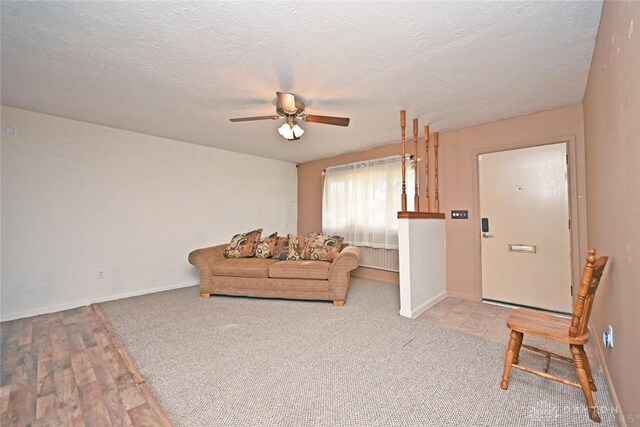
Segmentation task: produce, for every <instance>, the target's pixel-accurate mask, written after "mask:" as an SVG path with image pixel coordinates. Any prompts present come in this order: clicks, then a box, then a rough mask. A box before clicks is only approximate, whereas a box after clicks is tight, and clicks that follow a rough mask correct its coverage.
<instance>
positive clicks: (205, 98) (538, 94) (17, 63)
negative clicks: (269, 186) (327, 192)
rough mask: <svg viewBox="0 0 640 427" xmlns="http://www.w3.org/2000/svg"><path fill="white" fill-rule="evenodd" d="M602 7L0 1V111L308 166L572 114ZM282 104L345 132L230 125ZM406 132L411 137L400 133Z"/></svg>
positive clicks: (537, 3) (263, 123) (322, 127)
mask: <svg viewBox="0 0 640 427" xmlns="http://www.w3.org/2000/svg"><path fill="white" fill-rule="evenodd" d="M601 8H602V3H601V2H600V1H581V2H547V1H534V2H526V1H518V2H506V1H505V2H484V1H474V2H458V1H456V2H453V1H452V2H329V3H327V2H300V1H296V2H193V3H192V2H60V1H48V2H26V1H19V2H6V1H3V2H2V6H1V11H2V22H1V24H2V28H1V32H2V45H1V50H2V51H1V72H2V95H1V96H2V103H3V104H4V105H9V106H14V107H19V108H25V109H28V110H33V111H38V112H43V113H49V114H54V115H58V116H63V117H69V118H72V119H77V120H83V121H87V122H92V123H98V124H103V125H107V126H113V127H117V128H122V129H128V130H133V131H138V132H143V133H147V134H151V135H158V136H163V137H168V138H174V139H178V140H182V141H188V142H193V143H197V144H203V145H210V146H213V147H219V148H223V149H227V150H232V151H238V152H243V153H250V154H254V155H258V156H263V157H270V158H276V159H282V160H286V161H292V162H302V161H308V160H313V159H318V158H323V157H328V156H332V155H336V154H340V153H345V152H350V151H356V150H360V149H364V148H368V147H373V146H376V145H381V144H385V143H389V142H392V141H396V140H398V139H399V133H400V130H399V118H398V117H399V114H398V111H399V110H400V109H401V108H405V109H407V116H408V117H407V118H408V119H411V118H413V117H418V118H419V119H420V124H421V125H422V124H426V123H427V122H429V123H430V124H431V125H432V129H434V130H441V131H442V130H448V129H455V128H461V127H465V126H469V125H474V124H479V123H485V122H491V121H495V120H499V119H504V118H508V117H513V116H519V115H523V114H527V113H532V112H536V111H541V110H547V109H551V108H556V107H561V106H566V105H572V104H576V103H579V102H581V101H582V98H583V95H584V90H585V86H586V81H587V75H588V72H589V66H590V61H591V55H592V52H593V46H594V43H595V37H596V32H597V28H598V23H599V19H600V11H601ZM277 90H281V91H291V92H293V93H295V94H297V95H299V96H300V98H301V99H303V100H304V101H305V103H306V104H307V111H306V112H307V113H310V114H320V115H335V116H348V117H351V125H350V126H349V127H348V128H342V127H337V126H328V125H321V124H315V123H302V124H301V126H302V127H303V128H304V129H305V130H306V131H307V132H306V133H305V135H304V136H303V137H302V139H301V140H299V141H296V142H287V141H285V140H284V139H282V137H280V135H278V133H277V127H278V126H279V125H280V122H279V121H278V122H276V121H273V122H272V121H260V122H248V123H231V122H229V120H228V118H230V117H241V116H256V115H269V114H274V113H275V99H276V96H275V92H276V91H277ZM409 133H410V130H409V132H408V134H409Z"/></svg>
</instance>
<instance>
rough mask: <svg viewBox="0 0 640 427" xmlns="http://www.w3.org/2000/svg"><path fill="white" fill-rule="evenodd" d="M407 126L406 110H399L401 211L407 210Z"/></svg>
mask: <svg viewBox="0 0 640 427" xmlns="http://www.w3.org/2000/svg"><path fill="white" fill-rule="evenodd" d="M406 127H407V119H406V112H405V111H404V110H400V129H401V130H402V194H401V195H400V201H401V204H402V212H406V211H407V182H406V175H407V169H406V164H405V162H406V159H405V157H406V156H407V149H406V146H405V140H404V139H405V128H406Z"/></svg>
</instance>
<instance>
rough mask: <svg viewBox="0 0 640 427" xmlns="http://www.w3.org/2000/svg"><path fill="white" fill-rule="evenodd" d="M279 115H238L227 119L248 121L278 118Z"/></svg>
mask: <svg viewBox="0 0 640 427" xmlns="http://www.w3.org/2000/svg"><path fill="white" fill-rule="evenodd" d="M279 118H280V116H257V117H238V118H235V119H229V120H230V121H232V122H250V121H252V120H278V119H279Z"/></svg>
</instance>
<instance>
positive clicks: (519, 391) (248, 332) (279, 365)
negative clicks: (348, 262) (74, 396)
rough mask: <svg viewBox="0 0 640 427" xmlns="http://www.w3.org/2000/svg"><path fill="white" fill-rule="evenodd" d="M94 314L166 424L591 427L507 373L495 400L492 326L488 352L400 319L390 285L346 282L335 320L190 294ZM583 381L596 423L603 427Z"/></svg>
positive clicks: (311, 310)
mask: <svg viewBox="0 0 640 427" xmlns="http://www.w3.org/2000/svg"><path fill="white" fill-rule="evenodd" d="M100 305H101V307H102V309H103V311H104V313H105V315H106V317H107V319H108V320H109V321H110V322H111V324H112V325H113V327H114V329H115V331H116V332H117V333H118V335H119V336H120V338H121V340H122V342H123V343H124V346H125V348H126V349H127V351H128V352H129V355H130V356H131V358H132V359H133V361H134V363H135V364H136V365H137V367H138V369H139V370H140V372H141V374H142V376H143V377H144V378H145V379H146V380H147V382H148V383H149V385H150V386H151V388H152V390H153V392H154V393H155V395H156V397H157V398H158V400H159V401H160V403H161V404H162V406H163V407H164V409H165V411H166V412H167V415H168V416H169V418H171V419H172V420H173V422H174V423H175V424H176V425H177V426H495V425H504V426H515V425H518V426H541V425H544V426H563V427H564V426H595V425H596V423H593V422H592V421H591V420H590V419H589V417H588V415H587V410H586V405H585V402H584V397H583V395H582V391H581V390H579V389H576V388H573V387H568V386H565V385H562V384H559V383H556V382H553V381H548V380H544V379H542V378H538V377H536V376H534V375H530V374H526V373H523V372H520V371H517V370H515V369H514V370H513V372H512V374H511V384H510V387H509V390H508V391H504V390H502V389H501V388H500V386H499V384H500V376H501V374H502V367H503V361H504V354H505V349H506V344H507V340H508V330H507V328H506V326H505V343H504V345H500V344H496V343H492V342H489V341H486V340H483V339H481V338H477V337H474V336H470V335H466V334H462V333H459V332H455V331H450V330H447V329H442V328H440V327H438V326H436V325H433V324H431V323H429V322H427V321H415V320H413V321H412V320H409V319H405V318H403V317H400V316H399V315H398V309H399V296H398V288H397V287H395V286H392V285H386V284H381V283H376V282H371V281H363V280H358V279H353V280H352V285H351V289H350V290H349V294H348V296H347V300H346V304H345V306H344V307H341V308H336V307H334V306H333V305H332V304H331V303H328V302H305V301H286V300H270V299H253V298H239V297H222V296H214V297H212V298H211V299H207V300H205V299H201V298H199V296H198V289H197V288H196V287H192V288H183V289H178V290H172V291H167V292H160V293H156V294H150V295H144V296H139V297H133V298H128V299H123V300H118V301H112V302H107V303H102V304H100ZM525 342H526V339H525ZM520 360H521V363H523V364H525V365H527V366H534V367H538V368H539V367H541V366H542V358H541V357H540V356H538V355H535V354H532V353H531V352H528V351H526V350H522V354H521V356H520ZM550 372H554V373H556V374H563V375H566V376H567V377H568V378H572V379H575V374H574V372H573V371H572V369H571V367H570V365H567V364H565V363H562V362H557V361H552V364H551V371H550ZM594 376H595V381H596V385H597V387H598V391H597V392H596V393H595V399H596V404H597V405H598V407H599V409H600V415H601V417H602V424H600V425H603V426H604V425H607V426H608V425H616V415H615V413H614V410H613V405H612V403H611V400H610V398H609V394H608V391H607V386H606V383H605V381H604V378H603V375H602V373H600V372H594Z"/></svg>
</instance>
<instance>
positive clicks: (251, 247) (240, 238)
mask: <svg viewBox="0 0 640 427" xmlns="http://www.w3.org/2000/svg"><path fill="white" fill-rule="evenodd" d="M261 234H262V228H259V229H257V230H253V231H248V232H246V233H242V234H236V235H235V236H233V238H232V239H231V243H229V246H228V247H227V250H225V251H224V256H225V258H250V257H252V256H255V254H256V246H258V242H259V241H260V235H261Z"/></svg>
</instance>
